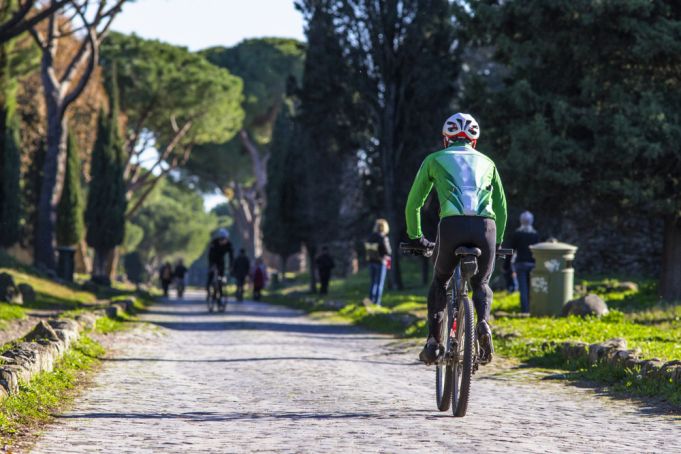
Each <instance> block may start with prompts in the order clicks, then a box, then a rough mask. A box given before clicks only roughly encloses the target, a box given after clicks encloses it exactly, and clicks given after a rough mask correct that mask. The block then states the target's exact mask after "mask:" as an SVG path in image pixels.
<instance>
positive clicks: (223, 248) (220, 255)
mask: <svg viewBox="0 0 681 454" xmlns="http://www.w3.org/2000/svg"><path fill="white" fill-rule="evenodd" d="M225 255H229V269H230V270H231V269H232V262H233V260H234V251H233V249H232V243H231V242H230V241H229V232H228V231H227V229H219V230H218V231H217V233H216V235H215V238H214V239H213V240H211V242H210V245H209V247H208V281H207V282H206V294H207V297H206V298H210V284H211V282H213V276H214V273H216V272H217V274H218V276H219V277H220V279H222V278H223V277H224V276H225ZM220 291H222V287H221V290H220ZM220 296H222V295H220Z"/></svg>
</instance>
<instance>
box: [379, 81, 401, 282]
mask: <svg viewBox="0 0 681 454" xmlns="http://www.w3.org/2000/svg"><path fill="white" fill-rule="evenodd" d="M385 96H386V100H385V109H384V111H383V122H382V123H383V124H382V127H381V171H382V172H383V201H384V202H383V203H384V209H385V214H386V218H387V220H388V223H389V224H390V230H391V233H390V244H391V246H392V250H393V251H392V252H393V255H392V268H391V270H390V273H391V277H392V280H391V284H392V286H393V287H394V288H397V289H398V290H402V289H403V288H404V285H403V283H402V273H401V270H400V250H399V247H400V239H399V235H400V232H401V230H402V229H401V228H400V226H401V225H402V222H401V221H402V220H401V218H400V217H399V216H400V214H399V213H401V211H400V212H399V213H398V210H397V207H396V206H395V205H396V204H395V199H396V194H397V191H398V188H397V186H396V184H395V153H396V146H397V144H396V143H395V131H396V127H395V119H396V117H397V86H396V84H395V83H391V84H389V85H388V87H387V88H386V94H385Z"/></svg>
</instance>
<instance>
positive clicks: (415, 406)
mask: <svg viewBox="0 0 681 454" xmlns="http://www.w3.org/2000/svg"><path fill="white" fill-rule="evenodd" d="M144 318H145V320H146V321H148V322H151V323H154V324H156V325H157V326H160V327H162V328H163V329H162V331H163V332H164V335H161V336H146V338H144V339H141V338H140V336H142V335H141V334H139V333H138V334H135V333H134V332H133V333H129V334H126V335H124V336H123V337H124V338H127V341H126V343H125V345H124V347H125V348H124V349H122V350H121V351H119V353H117V354H115V355H114V356H113V357H112V358H111V359H110V360H109V361H108V362H107V364H106V365H105V367H104V369H103V370H102V372H101V373H100V374H99V375H98V376H97V378H96V380H95V384H94V386H93V387H92V388H91V389H90V390H88V391H87V392H85V393H84V394H83V395H82V396H81V397H80V398H79V399H78V401H77V402H76V405H75V407H74V409H73V410H72V411H71V412H68V413H66V414H64V415H61V416H59V417H58V422H57V423H56V424H55V425H53V426H52V427H50V428H49V429H48V430H47V431H46V433H45V434H44V435H43V436H42V437H41V439H40V440H39V442H38V444H37V445H36V446H35V448H34V452H38V453H48V452H55V453H57V452H58V453H64V452H83V453H85V452H87V453H92V452H182V453H184V452H324V453H329V452H358V453H359V452H361V453H365V452H386V453H399V452H438V453H439V452H445V451H452V450H457V451H459V452H481V453H482V452H484V453H490V452H503V453H508V452H584V453H587V452H588V453H601V452H603V453H605V452H618V453H625V452H637V453H640V452H662V451H664V452H681V421H679V418H678V417H673V416H664V415H658V414H655V413H654V412H650V411H646V409H643V408H641V407H640V406H635V405H632V404H631V403H628V402H618V401H611V400H609V399H605V398H598V397H595V396H594V395H593V393H592V392H591V391H589V390H583V389H578V388H575V387H571V386H564V385H561V384H559V383H551V382H539V381H532V380H528V379H527V378H525V379H522V380H521V379H518V378H517V377H514V376H513V374H504V373H494V371H489V370H488V371H486V372H485V373H483V374H481V375H476V377H475V382H474V385H473V391H472V393H473V394H472V401H471V403H470V407H469V408H470V409H469V415H468V416H467V417H466V418H453V417H451V416H450V413H439V412H437V411H436V410H435V406H434V397H433V393H434V391H433V372H432V370H431V369H428V368H426V367H424V366H421V365H419V364H416V363H415V361H414V359H415V357H416V352H415V351H414V350H413V349H411V350H409V351H408V352H406V353H405V352H404V348H403V345H402V344H400V343H396V342H395V341H394V340H393V339H391V338H389V337H385V336H379V335H374V334H370V333H367V332H365V331H361V330H359V329H356V328H354V327H349V326H344V325H330V324H325V323H321V322H316V321H313V320H311V319H310V318H309V317H306V316H304V315H302V314H301V313H299V312H296V311H293V310H289V309H283V308H280V307H274V306H269V305H265V304H258V303H243V304H238V305H236V304H232V305H230V307H229V309H228V312H227V314H220V315H217V314H210V315H209V314H207V313H206V310H205V306H204V304H203V303H202V302H200V301H198V300H194V301H191V300H188V301H185V302H171V303H169V304H159V305H157V306H155V307H153V308H152V310H151V311H150V312H149V313H148V314H146V315H145V316H144ZM497 372H498V371H497Z"/></svg>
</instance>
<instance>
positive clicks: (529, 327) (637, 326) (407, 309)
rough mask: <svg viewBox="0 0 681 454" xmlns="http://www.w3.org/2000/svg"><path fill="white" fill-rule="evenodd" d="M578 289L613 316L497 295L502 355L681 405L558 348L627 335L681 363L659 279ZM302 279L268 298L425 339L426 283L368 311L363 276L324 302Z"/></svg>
mask: <svg viewBox="0 0 681 454" xmlns="http://www.w3.org/2000/svg"><path fill="white" fill-rule="evenodd" d="M404 278H405V279H404V280H405V283H407V285H409V284H410V283H411V284H412V285H413V284H414V283H417V282H419V280H420V275H419V267H418V263H413V262H412V263H409V262H407V263H406V264H405V273H404ZM579 285H580V287H581V288H583V289H584V290H586V291H588V292H590V293H597V294H599V296H601V297H602V298H603V299H604V300H605V301H606V302H607V304H608V306H609V307H610V313H609V314H608V315H607V316H605V317H602V318H600V319H599V318H595V317H587V318H580V317H568V318H562V317H532V318H518V317H516V314H517V313H518V312H520V301H519V296H518V294H517V293H514V294H508V293H507V292H495V300H494V305H493V312H496V313H497V314H500V315H501V314H503V316H498V317H495V318H493V320H492V325H493V326H494V331H495V346H496V350H497V352H498V353H499V354H501V355H502V356H506V357H510V358H516V359H519V360H521V361H522V362H524V363H526V364H529V365H532V366H536V367H548V368H553V369H562V370H565V371H567V372H568V373H567V374H566V377H573V378H574V377H577V378H585V379H590V380H595V381H598V382H600V383H605V384H608V385H610V386H612V388H613V389H615V390H621V391H627V392H630V393H634V394H639V395H656V396H663V397H664V398H666V399H667V400H669V401H670V402H673V403H675V404H681V389H679V387H678V385H674V384H672V383H671V382H670V383H665V382H652V381H650V380H642V379H641V378H640V375H639V373H638V372H639V371H637V370H627V371H623V370H616V369H613V368H609V367H606V366H601V365H599V366H596V367H589V366H588V365H586V364H572V363H570V362H568V361H565V360H564V359H563V358H562V357H561V356H560V355H558V353H557V351H556V347H555V345H554V344H553V343H560V342H562V341H569V340H581V341H584V342H589V343H595V342H602V341H605V340H608V339H611V338H614V337H623V338H625V339H626V340H627V342H628V345H629V348H635V347H638V348H640V349H641V351H642V354H643V357H645V358H659V359H662V360H672V359H681V343H679V341H678V340H679V339H681V306H679V305H677V306H674V305H664V304H662V303H661V302H660V300H659V298H658V297H657V291H656V288H655V284H654V283H653V282H648V281H643V282H639V290H631V289H627V290H620V289H618V287H617V281H615V280H613V279H593V280H584V281H582V282H580V284H579ZM307 290H308V285H307V283H306V282H303V281H296V280H294V281H292V282H289V284H288V285H287V286H285V287H283V288H281V289H279V290H277V291H275V292H271V293H270V294H269V295H268V299H269V300H270V301H272V302H275V303H279V304H285V305H288V306H291V307H297V308H300V309H304V310H307V311H309V312H319V311H325V312H326V311H334V315H335V316H336V317H341V318H342V319H343V320H345V321H348V322H351V323H355V324H358V325H362V326H365V327H367V328H369V329H371V330H375V331H379V332H384V333H391V334H395V335H398V336H402V337H425V335H426V326H425V321H424V319H425V316H426V312H427V310H426V297H425V295H426V293H427V286H423V285H415V286H414V287H413V288H410V289H407V290H404V291H388V292H386V294H385V295H384V298H383V307H381V308H375V307H369V308H367V307H365V306H364V304H362V299H364V298H365V296H366V294H367V290H368V278H367V276H366V275H365V273H360V274H358V275H356V276H351V277H349V278H348V279H345V280H340V279H339V280H334V281H332V283H331V286H330V292H329V296H328V297H325V298H320V297H316V296H311V295H309V294H308V292H307Z"/></svg>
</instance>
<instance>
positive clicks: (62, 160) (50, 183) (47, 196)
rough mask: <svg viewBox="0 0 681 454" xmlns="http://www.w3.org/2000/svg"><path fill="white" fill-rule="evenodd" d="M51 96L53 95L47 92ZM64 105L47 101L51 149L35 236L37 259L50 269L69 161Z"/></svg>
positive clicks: (44, 176) (47, 151) (52, 266)
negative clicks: (55, 229) (62, 111)
mask: <svg viewBox="0 0 681 454" xmlns="http://www.w3.org/2000/svg"><path fill="white" fill-rule="evenodd" d="M46 97H49V94H47V95H46ZM60 110H61V109H60V107H59V105H58V104H57V102H55V101H54V100H52V99H49V100H48V102H47V116H48V122H47V150H46V153H45V161H44V164H43V175H42V182H41V185H40V196H39V199H38V216H37V228H36V235H35V262H36V264H38V265H42V266H45V267H47V268H49V269H54V268H55V256H54V241H55V236H54V234H55V232H54V226H55V222H56V220H57V204H58V203H59V198H60V197H61V191H62V189H63V186H64V168H65V164H66V137H67V133H68V130H67V125H66V121H65V119H64V118H62V116H61V113H60Z"/></svg>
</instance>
